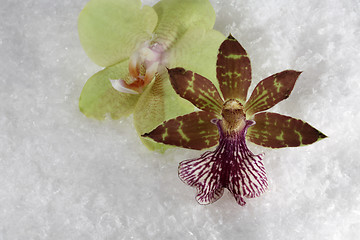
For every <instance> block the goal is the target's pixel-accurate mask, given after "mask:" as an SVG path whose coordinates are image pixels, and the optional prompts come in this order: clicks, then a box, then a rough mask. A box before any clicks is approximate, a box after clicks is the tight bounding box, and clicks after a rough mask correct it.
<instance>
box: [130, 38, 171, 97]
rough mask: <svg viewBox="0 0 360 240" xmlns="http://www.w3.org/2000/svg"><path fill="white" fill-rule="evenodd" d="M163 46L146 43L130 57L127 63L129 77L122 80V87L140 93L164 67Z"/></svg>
mask: <svg viewBox="0 0 360 240" xmlns="http://www.w3.org/2000/svg"><path fill="white" fill-rule="evenodd" d="M165 50H166V48H165V46H164V45H163V44H160V43H157V42H153V41H146V42H144V43H143V44H141V45H140V47H139V48H138V49H137V50H136V51H135V52H134V53H133V54H132V55H131V57H130V62H129V74H130V75H129V77H128V78H127V79H124V87H126V88H128V89H131V90H134V91H136V92H138V93H140V92H142V90H143V88H144V87H145V86H147V85H148V84H149V83H150V82H151V81H152V80H153V79H154V77H155V74H156V73H157V72H158V71H159V68H160V67H162V66H165V61H164V57H163V55H164V52H165Z"/></svg>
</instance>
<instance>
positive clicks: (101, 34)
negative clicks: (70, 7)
mask: <svg viewBox="0 0 360 240" xmlns="http://www.w3.org/2000/svg"><path fill="white" fill-rule="evenodd" d="M156 24H157V14H156V12H155V11H154V9H152V8H151V7H149V6H143V7H141V1H140V0H130V1H129V0H91V1H90V2H89V3H88V4H87V5H86V6H85V8H84V9H83V10H82V12H81V13H80V16H79V21H78V29H79V37H80V41H81V44H82V46H83V48H84V49H85V52H86V53H87V54H88V56H89V57H90V58H91V59H92V60H93V61H94V62H95V63H96V64H98V65H100V66H104V67H107V66H110V65H113V64H115V63H118V62H120V61H122V60H124V59H126V58H128V57H130V55H131V53H132V52H133V51H134V50H135V48H136V47H137V44H139V43H141V42H144V41H146V40H150V39H151V36H152V32H153V30H154V29H155V27H156Z"/></svg>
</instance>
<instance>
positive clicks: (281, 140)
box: [246, 112, 326, 148]
mask: <svg viewBox="0 0 360 240" xmlns="http://www.w3.org/2000/svg"><path fill="white" fill-rule="evenodd" d="M254 120H255V122H256V124H255V125H254V126H252V127H250V128H249V129H248V132H247V135H246V136H247V138H248V139H249V140H250V141H251V142H253V143H255V144H258V145H261V146H264V147H271V148H283V147H298V146H304V145H309V144H312V143H314V142H316V141H319V140H321V139H324V138H326V136H325V135H324V134H323V133H321V132H320V131H319V130H317V129H315V128H314V127H312V126H310V125H309V124H308V123H306V122H304V121H302V120H299V119H295V118H292V117H288V116H284V115H281V114H278V113H270V112H266V113H259V114H256V115H255V116H254Z"/></svg>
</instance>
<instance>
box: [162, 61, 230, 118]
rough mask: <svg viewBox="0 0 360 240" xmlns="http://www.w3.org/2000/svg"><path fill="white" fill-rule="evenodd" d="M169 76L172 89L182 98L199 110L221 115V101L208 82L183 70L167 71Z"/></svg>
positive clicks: (214, 88) (212, 85)
mask: <svg viewBox="0 0 360 240" xmlns="http://www.w3.org/2000/svg"><path fill="white" fill-rule="evenodd" d="M169 75H170V81H171V84H172V86H173V88H174V89H175V91H176V93H177V94H179V95H180V96H181V97H182V98H185V99H187V100H189V101H190V102H191V103H192V104H194V105H195V106H196V107H198V108H200V109H201V110H204V111H207V112H213V113H218V114H220V113H221V107H222V102H223V100H222V99H221V97H220V94H219V92H218V90H217V89H216V87H215V86H214V84H213V83H212V82H210V80H208V79H206V78H205V77H203V76H201V75H199V74H197V73H193V72H192V71H186V70H185V69H183V68H173V69H169Z"/></svg>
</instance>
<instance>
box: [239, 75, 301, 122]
mask: <svg viewBox="0 0 360 240" xmlns="http://www.w3.org/2000/svg"><path fill="white" fill-rule="evenodd" d="M300 73H301V72H297V71H293V70H286V71H283V72H280V73H276V74H274V75H272V76H270V77H268V78H265V79H264V80H262V81H261V82H259V84H258V85H257V86H256V87H255V89H254V91H253V93H252V94H251V97H250V98H249V100H248V101H247V102H246V104H245V111H246V114H247V115H248V116H251V115H253V114H255V113H257V112H260V111H264V110H266V109H269V108H271V107H272V106H274V105H275V104H277V103H278V102H280V101H282V100H284V99H286V98H288V97H289V95H290V93H291V91H292V90H293V88H294V85H295V82H296V79H297V78H298V77H299V75H300Z"/></svg>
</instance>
